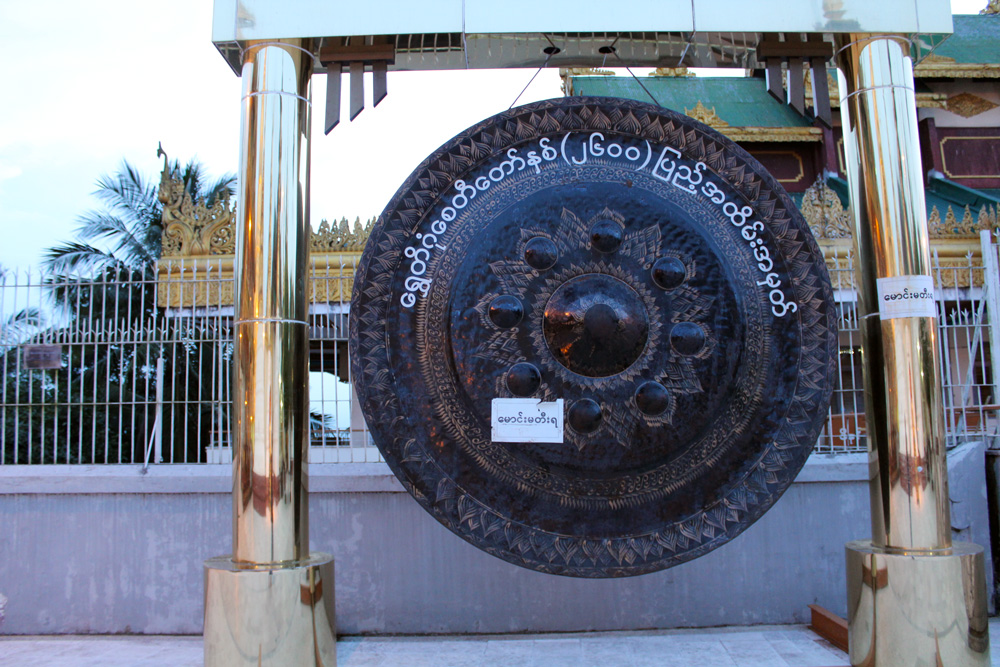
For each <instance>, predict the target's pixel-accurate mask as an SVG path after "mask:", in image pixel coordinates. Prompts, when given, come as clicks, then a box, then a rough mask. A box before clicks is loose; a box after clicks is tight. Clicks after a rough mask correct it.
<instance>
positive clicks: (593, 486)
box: [351, 98, 837, 577]
mask: <svg viewBox="0 0 1000 667" xmlns="http://www.w3.org/2000/svg"><path fill="white" fill-rule="evenodd" d="M351 326H352V336H351V344H352V350H351V352H352V370H353V376H354V380H355V383H356V389H357V392H358V395H359V399H360V402H361V406H362V409H363V411H364V413H365V416H366V418H367V422H368V424H369V428H370V429H371V431H372V434H373V437H374V440H375V442H376V444H377V445H378V446H379V448H380V449H381V451H382V452H383V454H384V456H385V458H386V461H387V462H388V463H389V465H390V467H391V468H392V469H393V471H394V472H395V474H396V475H397V476H398V477H399V478H400V479H401V481H402V482H403V483H404V485H405V486H406V488H407V489H408V490H409V491H410V493H411V494H413V496H414V497H415V498H416V499H417V500H418V501H419V502H420V503H421V505H423V506H424V508H425V509H427V510H428V511H429V512H430V513H431V514H433V515H434V516H435V517H436V518H437V519H438V520H439V521H441V522H442V523H443V524H444V525H446V526H447V527H449V528H450V529H451V530H453V531H454V532H456V533H457V534H459V535H460V536H462V537H463V538H465V539H466V540H468V541H470V542H472V543H473V544H475V545H476V546H479V547H480V548H482V549H484V550H486V551H487V552H489V553H491V554H494V555H496V556H499V557H500V558H503V559H505V560H508V561H510V562H513V563H516V564H518V565H522V566H525V567H530V568H533V569H537V570H540V571H543V572H551V573H556V574H566V575H573V576H585V577H607V576H627V575H633V574H641V573H645V572H650V571H654V570H658V569H662V568H665V567H670V566H672V565H675V564H678V563H680V562H683V561H685V560H689V559H691V558H694V557H696V556H698V555H701V554H704V553H706V552H707V551H709V550H711V549H713V548H716V547H718V546H720V545H721V544H724V543H725V542H727V541H728V540H730V539H732V538H733V537H735V536H736V535H737V534H739V533H740V532H741V531H742V530H744V529H745V528H746V527H747V526H749V525H750V524H751V523H752V522H753V521H754V520H756V519H757V518H758V517H759V516H760V515H761V514H762V513H763V512H764V511H765V510H766V509H767V508H768V507H770V506H771V505H772V504H773V503H774V502H775V500H777V498H778V497H779V496H780V494H781V493H782V492H783V491H784V490H785V489H786V488H787V487H788V485H789V484H790V483H791V481H792V479H793V478H794V476H795V474H796V473H797V472H798V470H799V469H800V468H801V466H802V464H803V463H804V461H805V459H806V457H807V456H808V454H809V452H810V450H811V448H812V445H813V443H814V442H815V440H816V437H817V435H818V431H819V428H820V426H821V424H822V421H823V419H824V417H825V414H826V408H827V405H828V402H829V396H830V391H831V387H832V377H833V371H834V368H835V363H834V362H835V354H836V349H837V344H836V328H835V317H834V309H833V304H832V295H831V289H830V286H829V281H828V279H827V276H826V270H825V266H824V264H823V260H822V256H821V254H820V252H819V250H818V248H817V246H816V244H815V241H814V240H813V239H812V237H811V236H810V235H809V233H808V230H807V227H806V225H805V223H804V221H803V220H802V219H801V217H800V216H799V214H798V213H797V211H796V210H795V208H794V206H793V205H792V203H791V202H790V201H789V199H788V197H787V195H785V194H784V193H783V191H782V190H781V189H780V187H779V186H778V185H777V183H776V182H775V181H774V180H773V179H772V178H771V177H770V176H769V175H768V174H767V173H765V172H764V171H763V169H762V168H761V167H760V165H759V164H757V163H756V162H755V161H753V159H752V158H750V157H749V156H748V155H747V154H746V153H745V152H743V151H742V150H741V149H739V148H738V147H737V146H735V145H734V144H732V143H731V142H729V141H728V140H726V139H725V138H724V137H721V136H720V135H718V134H717V133H715V132H714V131H712V130H710V129H709V128H707V127H705V126H704V125H701V124H700V123H697V122H695V121H693V120H692V119H690V118H686V117H684V116H680V115H678V114H675V113H673V112H670V111H667V110H664V109H661V108H657V107H652V106H650V105H645V104H641V103H636V102H629V101H625V100H617V99H605V98H566V99H561V100H554V101H550V102H542V103H537V104H532V105H528V106H525V107H521V108H518V109H513V110H511V111H508V112H506V113H503V114H500V115H498V116H495V117H493V118H491V119H489V120H487V121H484V122H483V123H481V124H480V125H477V126H476V127H473V128H471V129H470V130H468V131H466V132H465V133H463V134H461V135H459V136H458V137H456V138H455V139H453V140H452V141H450V142H449V143H447V144H446V145H445V146H443V147H442V148H441V149H439V150H438V151H437V152H436V153H435V154H434V155H432V156H431V157H430V158H428V160H426V161H425V162H424V164H422V165H421V166H420V167H419V168H418V169H417V170H416V171H415V172H414V174H413V175H412V176H411V177H410V179H409V180H408V181H407V182H406V184H404V185H403V187H402V188H401V189H400V191H399V192H398V193H397V195H396V196H395V197H394V199H393V200H392V202H391V203H390V204H389V206H388V207H387V209H386V211H385V212H384V213H383V215H382V216H381V217H380V219H379V221H378V223H377V224H376V226H375V228H374V230H373V232H372V235H371V237H370V240H369V242H368V245H367V247H366V249H365V252H364V255H363V257H362V260H361V264H360V266H359V269H358V273H357V276H356V282H355V288H354V298H353V301H352V305H351ZM505 411H506V412H505ZM498 414H504V415H508V416H507V417H498V416H497V415H498ZM505 421H506V422H508V423H511V422H513V423H515V424H518V425H522V426H524V428H522V429H521V430H516V431H514V433H515V436H514V437H511V436H510V431H509V430H508V431H507V432H506V433H507V435H506V436H504V437H498V435H497V434H498V433H500V432H502V431H503V429H504V428H505V425H504V423H505Z"/></svg>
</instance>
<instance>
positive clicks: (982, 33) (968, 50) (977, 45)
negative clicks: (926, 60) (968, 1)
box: [934, 14, 1000, 64]
mask: <svg viewBox="0 0 1000 667" xmlns="http://www.w3.org/2000/svg"><path fill="white" fill-rule="evenodd" d="M952 18H953V19H954V23H955V32H954V34H952V35H951V36H950V37H948V39H946V40H944V43H943V44H941V46H939V47H938V48H937V49H935V51H934V53H935V54H936V55H939V56H945V57H947V58H954V59H955V62H958V63H966V64H980V63H993V64H1000V14H985V15H979V14H969V15H958V16H954V17H952Z"/></svg>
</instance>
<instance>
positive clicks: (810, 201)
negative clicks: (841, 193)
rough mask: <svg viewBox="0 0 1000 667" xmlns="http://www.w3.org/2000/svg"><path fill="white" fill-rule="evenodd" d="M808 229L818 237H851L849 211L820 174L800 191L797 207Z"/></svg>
mask: <svg viewBox="0 0 1000 667" xmlns="http://www.w3.org/2000/svg"><path fill="white" fill-rule="evenodd" d="M799 209H800V210H801V211H802V217H804V218H805V219H806V222H807V223H809V229H811V230H812V233H813V236H815V237H816V238H818V239H849V238H851V213H850V210H849V209H846V208H844V207H843V206H842V205H841V203H840V197H838V196H837V193H836V192H834V191H833V189H832V188H831V187H830V186H829V185H827V184H826V179H824V178H823V177H822V176H820V177H819V178H817V179H816V182H815V183H813V184H812V185H810V186H809V187H808V188H807V189H806V191H805V192H804V193H802V205H801V206H800V207H799Z"/></svg>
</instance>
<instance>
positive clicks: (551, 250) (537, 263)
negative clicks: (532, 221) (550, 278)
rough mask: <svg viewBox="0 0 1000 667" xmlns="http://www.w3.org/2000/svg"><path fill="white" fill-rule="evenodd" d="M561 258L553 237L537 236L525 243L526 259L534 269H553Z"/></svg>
mask: <svg viewBox="0 0 1000 667" xmlns="http://www.w3.org/2000/svg"><path fill="white" fill-rule="evenodd" d="M558 259H559V248H557V247H556V244H555V243H554V242H553V241H552V239H547V238H545V237H544V236H536V237H535V238H533V239H531V240H530V241H528V242H527V243H525V244H524V261H525V262H526V263H527V264H528V266H530V267H531V268H533V269H536V270H538V271H544V270H545V269H551V268H552V267H553V266H554V265H555V263H556V260H558Z"/></svg>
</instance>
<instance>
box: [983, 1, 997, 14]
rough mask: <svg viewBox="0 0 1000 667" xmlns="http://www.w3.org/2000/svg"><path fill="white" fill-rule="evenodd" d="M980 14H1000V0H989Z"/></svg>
mask: <svg viewBox="0 0 1000 667" xmlns="http://www.w3.org/2000/svg"><path fill="white" fill-rule="evenodd" d="M979 13H980V14H1000V0H990V1H989V2H988V3H987V4H986V8H985V9H983V10H982V11H981V12H979Z"/></svg>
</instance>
